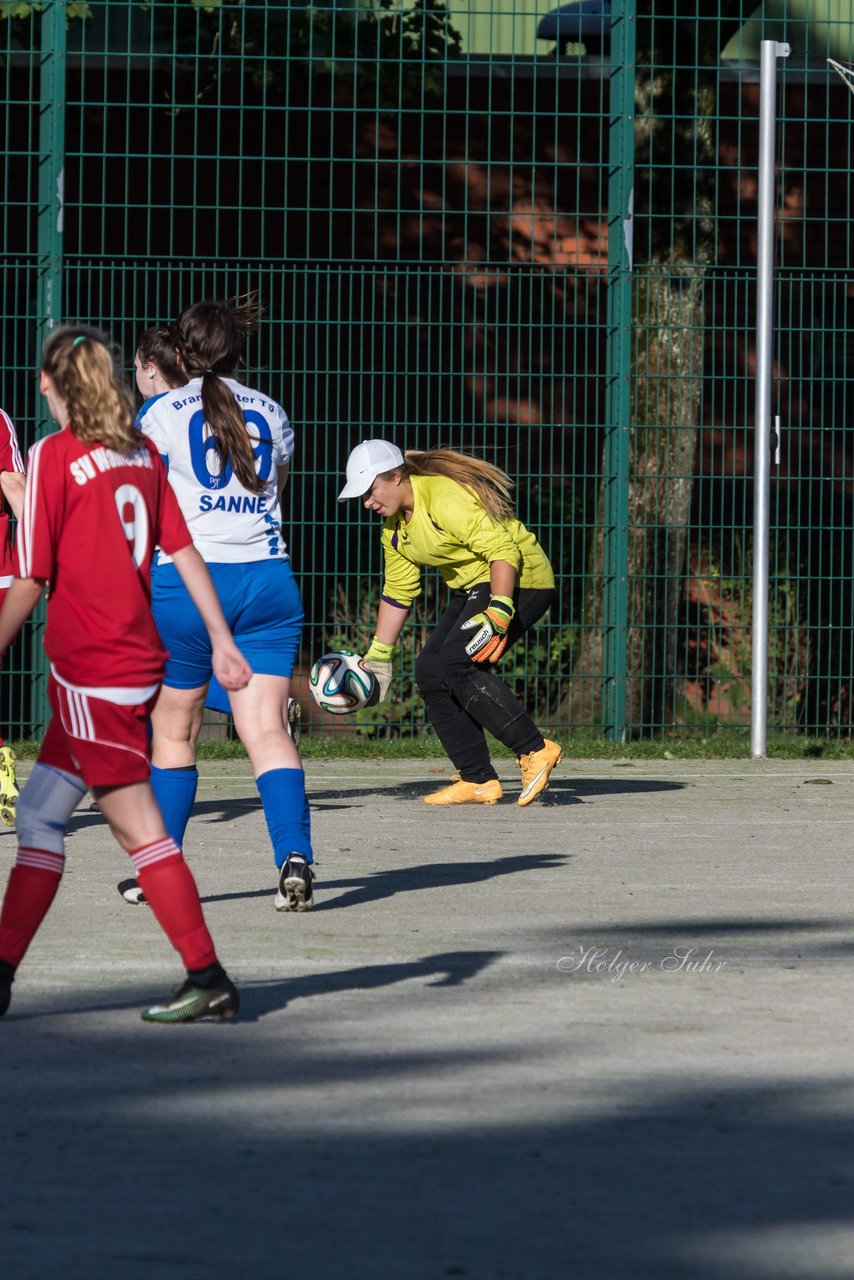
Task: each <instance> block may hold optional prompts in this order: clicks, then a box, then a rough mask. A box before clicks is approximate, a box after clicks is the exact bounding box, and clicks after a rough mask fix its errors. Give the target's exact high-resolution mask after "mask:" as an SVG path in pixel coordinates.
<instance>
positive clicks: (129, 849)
mask: <svg viewBox="0 0 854 1280" xmlns="http://www.w3.org/2000/svg"><path fill="white" fill-rule="evenodd" d="M94 794H95V798H96V800H97V801H98V804H99V806H100V809H101V812H102V813H103V815H104V817H105V818H106V819H107V822H108V823H109V824H110V829H111V831H112V833H113V835H114V836H115V838H116V840H117V841H118V842H119V844H120V845H121V846H122V848H123V849H124V850H125V852H126V853H127V854H129V855H130V857H131V858H132V860H133V863H134V867H135V868H136V873H137V879H138V880H139V883H140V886H141V888H142V890H143V892H144V893H145V897H146V901H147V902H148V903H149V904H150V906H151V909H152V911H153V912H154V915H155V916H156V917H157V922H158V924H159V925H160V927H161V928H162V929H163V931H164V933H165V934H166V936H167V937H168V938H169V941H170V942H171V943H172V945H173V946H174V947H175V949H176V951H178V953H179V954H180V956H181V959H182V960H183V962H184V965H185V967H186V970H187V978H186V981H185V982H183V983H182V984H181V986H180V987H179V988H178V990H177V991H175V992H174V994H173V995H172V997H171V998H170V999H169V1000H167V1001H166V1002H165V1003H163V1004H161V1005H153V1006H151V1007H150V1008H148V1009H144V1010H143V1013H142V1017H143V1020H144V1021H146V1022H165V1023H172V1022H195V1021H198V1020H199V1019H201V1018H230V1017H232V1015H233V1014H235V1013H236V1012H237V1010H238V1008H239V1006H240V999H239V997H238V994H237V990H236V988H235V987H234V984H233V983H232V981H231V979H230V978H229V976H228V974H227V973H226V972H225V970H224V969H223V967H222V965H221V964H220V963H219V961H218V960H217V957H216V952H215V950H214V945H213V941H212V939H211V936H210V934H209V932H208V929H207V925H206V924H205V921H204V916H203V914H202V906H201V902H200V901H199V894H198V890H197V888H196V882H195V880H194V879H193V876H192V872H191V871H190V868H189V867H188V866H187V863H186V862H185V861H184V857H183V855H182V853H181V850H180V849H179V848H178V846H177V845H176V844H175V841H174V840H173V839H172V838H171V836H169V835H167V833H166V829H165V827H164V826H163V817H162V815H161V813H160V809H159V807H158V804H157V801H156V800H155V798H154V793H153V792H152V790H151V786H150V784H149V783H148V782H137V783H131V784H129V785H127V786H121V787H112V788H108V789H102V788H97V789H96V790H95V793H94Z"/></svg>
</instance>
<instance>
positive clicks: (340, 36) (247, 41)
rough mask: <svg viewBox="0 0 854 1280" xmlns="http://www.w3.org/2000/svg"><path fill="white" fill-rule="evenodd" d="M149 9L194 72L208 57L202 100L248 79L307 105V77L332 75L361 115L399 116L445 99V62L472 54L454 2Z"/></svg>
mask: <svg viewBox="0 0 854 1280" xmlns="http://www.w3.org/2000/svg"><path fill="white" fill-rule="evenodd" d="M141 7H143V8H146V9H149V10H150V11H151V13H152V21H153V29H154V33H155V36H157V37H158V38H159V39H160V40H161V41H162V42H163V43H164V44H167V45H168V47H169V48H170V49H172V50H174V51H175V53H176V54H178V55H179V57H180V56H181V55H186V56H187V58H188V64H189V60H192V64H196V59H197V58H198V57H199V56H200V55H201V56H202V57H204V56H205V55H207V59H208V65H207V70H206V75H207V77H208V84H207V85H202V87H201V89H200V96H201V97H204V96H206V94H207V92H208V91H209V90H211V89H212V88H213V86H214V84H215V83H216V82H218V81H219V80H221V79H222V78H223V77H224V76H227V75H229V74H234V75H237V76H241V77H242V76H243V75H244V74H248V75H249V76H250V78H251V79H252V80H253V81H254V82H255V84H256V85H257V86H258V87H259V88H263V89H264V90H265V91H266V92H267V93H269V92H281V93H283V94H289V95H290V96H291V97H292V98H293V99H294V100H300V101H303V100H304V98H305V95H304V89H303V86H304V85H305V82H306V78H307V77H308V76H309V75H310V74H312V73H313V72H317V71H325V72H328V73H331V74H332V76H333V78H334V80H335V82H336V86H337V90H338V92H339V93H340V94H341V95H342V96H343V98H344V99H350V100H351V101H352V105H353V106H354V107H355V108H357V109H361V108H365V109H369V110H389V111H391V110H396V109H399V108H400V107H402V106H406V105H411V104H414V103H417V102H419V101H420V100H421V99H422V98H423V97H424V96H425V95H429V94H437V93H439V92H440V91H441V89H442V85H443V80H444V71H443V64H444V63H445V62H446V61H447V60H448V59H451V58H455V57H458V56H459V54H460V52H461V48H462V41H461V37H460V35H459V32H458V31H457V30H456V28H455V27H454V26H453V25H452V23H451V20H450V15H449V13H448V9H447V5H446V4H445V0H408V2H407V0H373V3H371V4H370V5H369V6H367V5H366V6H363V7H359V8H356V9H353V10H351V11H346V10H341V9H338V8H335V7H332V6H327V7H323V8H313V7H312V6H310V5H306V6H305V7H298V6H296V5H284V6H276V7H274V6H271V7H269V8H268V7H262V6H254V7H247V6H246V5H244V4H242V3H239V2H238V3H229V2H228V0H185V2H184V3H183V4H179V5H178V6H176V7H174V8H173V7H172V6H151V5H145V4H143V5H142V6H141ZM247 68H249V70H248V71H247Z"/></svg>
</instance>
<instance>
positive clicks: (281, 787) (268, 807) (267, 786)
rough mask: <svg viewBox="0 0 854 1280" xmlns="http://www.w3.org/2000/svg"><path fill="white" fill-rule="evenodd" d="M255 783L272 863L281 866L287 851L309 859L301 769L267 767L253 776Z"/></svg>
mask: <svg viewBox="0 0 854 1280" xmlns="http://www.w3.org/2000/svg"><path fill="white" fill-rule="evenodd" d="M255 785H256V787H257V788H258V794H259V795H260V797H261V803H262V805H263V806H264V817H265V818H266V819H267V830H268V831H269V832H270V839H271V840H272V842H273V856H274V858H275V860H276V866H277V867H281V866H283V864H284V862H285V860H286V859H287V856H288V854H289V853H301V854H302V856H303V857H304V858H305V860H306V862H313V861H314V858H313V857H312V853H311V811H310V809H309V807H308V796H307V795H306V794H305V774H304V773H303V771H302V769H269V770H268V771H267V772H266V773H262V774H261V776H260V777H258V778H256V779H255Z"/></svg>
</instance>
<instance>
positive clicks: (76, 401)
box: [42, 325, 142, 456]
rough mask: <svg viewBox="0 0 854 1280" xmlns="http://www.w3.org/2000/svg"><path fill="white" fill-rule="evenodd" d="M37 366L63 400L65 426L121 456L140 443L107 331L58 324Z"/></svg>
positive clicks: (86, 440)
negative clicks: (65, 409)
mask: <svg viewBox="0 0 854 1280" xmlns="http://www.w3.org/2000/svg"><path fill="white" fill-rule="evenodd" d="M42 371H43V372H44V373H46V374H47V376H48V377H49V378H50V380H51V382H52V383H53V385H54V388H55V390H56V393H57V395H58V396H59V397H60V398H61V399H62V400H64V401H65V403H66V404H67V406H68V424H67V425H68V426H70V428H71V430H72V432H73V434H74V435H75V436H76V437H77V439H78V440H82V441H83V442H84V443H86V444H103V445H106V446H107V448H109V449H115V450H116V452H117V453H121V454H124V455H125V456H128V455H129V454H131V453H133V451H134V450H135V449H138V448H139V446H140V445H141V443H142V434H141V432H139V431H138V430H137V429H136V427H135V426H134V422H133V420H134V404H133V396H132V395H131V390H130V387H129V386H128V385H127V383H126V381H125V379H124V376H123V375H122V373H121V362H120V357H119V352H118V348H117V347H116V346H115V345H114V344H113V343H112V342H111V340H110V338H109V337H108V336H107V334H105V333H102V331H101V330H100V329H93V328H91V327H90V326H88V325H61V326H60V327H59V328H58V329H54V330H53V332H52V333H51V334H50V335H49V336H48V338H47V341H46V342H45V344H44V350H43V352H42ZM61 425H62V426H65V425H66V423H62V424H61Z"/></svg>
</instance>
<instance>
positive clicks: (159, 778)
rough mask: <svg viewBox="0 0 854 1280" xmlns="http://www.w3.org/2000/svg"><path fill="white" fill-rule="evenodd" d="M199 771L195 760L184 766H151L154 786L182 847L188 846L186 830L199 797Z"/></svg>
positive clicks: (169, 827)
mask: <svg viewBox="0 0 854 1280" xmlns="http://www.w3.org/2000/svg"><path fill="white" fill-rule="evenodd" d="M198 785H199V771H198V769H197V768H196V766H195V765H194V764H191V765H186V766H185V767H184V768H183V769H158V768H157V766H156V765H152V766H151V789H152V791H153V792H154V798H155V800H156V801H157V803H158V804H159V805H160V812H161V813H162V814H163V821H164V823H165V825H166V830H167V831H168V832H169V835H170V836H171V837H172V839H173V840H174V841H175V843H176V844H177V846H178V848H179V849H183V847H184V832H185V831H186V830H187V823H188V822H189V821H190V814H191V813H192V812H193V805H194V804H195V801H196V787H197V786H198Z"/></svg>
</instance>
